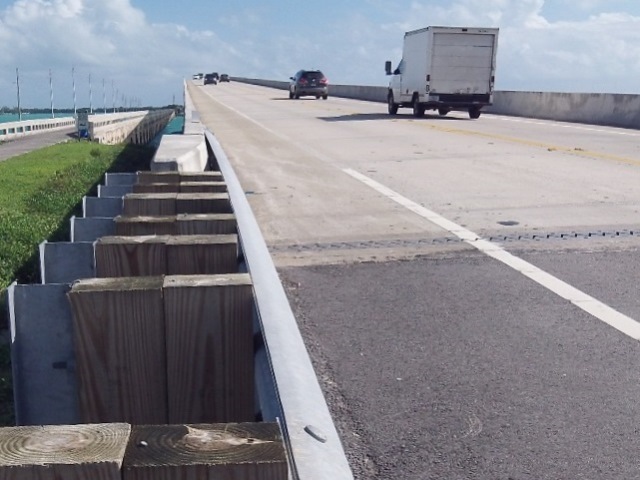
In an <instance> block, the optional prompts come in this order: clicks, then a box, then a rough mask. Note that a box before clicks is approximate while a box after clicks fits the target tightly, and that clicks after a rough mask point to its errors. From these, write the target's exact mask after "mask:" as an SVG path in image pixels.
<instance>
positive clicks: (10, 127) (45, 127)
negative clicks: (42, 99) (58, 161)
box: [0, 117, 76, 142]
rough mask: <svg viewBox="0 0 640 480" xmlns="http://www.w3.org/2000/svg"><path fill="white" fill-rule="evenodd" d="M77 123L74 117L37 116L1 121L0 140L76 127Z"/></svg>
mask: <svg viewBox="0 0 640 480" xmlns="http://www.w3.org/2000/svg"><path fill="white" fill-rule="evenodd" d="M75 124H76V120H75V118H74V117H61V118H37V119H29V120H22V121H19V122H5V123H0V142H3V141H7V140H14V139H16V138H20V137H24V136H27V135H34V134H36V133H43V132H45V131H55V130H63V129H65V128H70V127H74V126H75Z"/></svg>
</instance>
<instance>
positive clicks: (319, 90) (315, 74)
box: [289, 70, 329, 100]
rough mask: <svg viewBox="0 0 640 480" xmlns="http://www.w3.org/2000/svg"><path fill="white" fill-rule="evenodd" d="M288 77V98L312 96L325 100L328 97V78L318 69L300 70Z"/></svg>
mask: <svg viewBox="0 0 640 480" xmlns="http://www.w3.org/2000/svg"><path fill="white" fill-rule="evenodd" d="M289 79H290V80H291V82H290V83H289V98H295V99H298V98H300V97H309V96H313V97H316V98H320V97H322V99H323V100H326V99H327V98H328V97H329V80H327V77H325V76H324V74H323V73H322V72H321V71H320V70H300V71H299V72H297V73H296V74H295V75H294V76H293V77H290V78H289Z"/></svg>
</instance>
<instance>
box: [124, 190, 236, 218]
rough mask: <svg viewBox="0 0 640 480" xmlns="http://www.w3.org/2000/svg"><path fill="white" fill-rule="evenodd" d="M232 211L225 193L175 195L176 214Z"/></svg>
mask: <svg viewBox="0 0 640 480" xmlns="http://www.w3.org/2000/svg"><path fill="white" fill-rule="evenodd" d="M125 198H126V197H125ZM232 212H233V210H232V209H231V201H230V200H229V194H227V193H178V195H177V197H176V214H179V213H191V214H194V213H232Z"/></svg>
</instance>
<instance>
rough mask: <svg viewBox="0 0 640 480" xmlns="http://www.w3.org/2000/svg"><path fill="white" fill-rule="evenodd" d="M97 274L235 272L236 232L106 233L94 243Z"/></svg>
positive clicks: (208, 273)
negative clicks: (232, 233)
mask: <svg viewBox="0 0 640 480" xmlns="http://www.w3.org/2000/svg"><path fill="white" fill-rule="evenodd" d="M94 255H95V262H96V265H95V267H96V277H99V278H104V277H142V276H155V275H198V274H202V275H212V274H218V273H236V272H237V271H238V237H237V235H148V236H107V237H101V238H99V239H98V240H97V241H96V242H95V243H94Z"/></svg>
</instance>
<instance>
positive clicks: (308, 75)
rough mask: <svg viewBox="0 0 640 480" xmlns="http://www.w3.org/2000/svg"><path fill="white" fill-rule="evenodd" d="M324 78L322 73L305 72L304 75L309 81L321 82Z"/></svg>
mask: <svg viewBox="0 0 640 480" xmlns="http://www.w3.org/2000/svg"><path fill="white" fill-rule="evenodd" d="M323 77H324V75H323V74H322V72H305V73H303V74H302V78H306V79H309V80H314V79H315V80H321V79H322V78H323Z"/></svg>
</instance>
